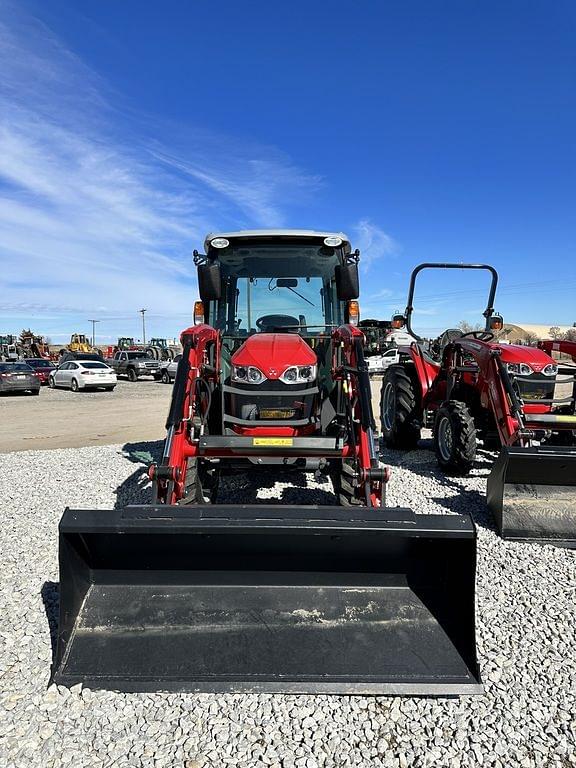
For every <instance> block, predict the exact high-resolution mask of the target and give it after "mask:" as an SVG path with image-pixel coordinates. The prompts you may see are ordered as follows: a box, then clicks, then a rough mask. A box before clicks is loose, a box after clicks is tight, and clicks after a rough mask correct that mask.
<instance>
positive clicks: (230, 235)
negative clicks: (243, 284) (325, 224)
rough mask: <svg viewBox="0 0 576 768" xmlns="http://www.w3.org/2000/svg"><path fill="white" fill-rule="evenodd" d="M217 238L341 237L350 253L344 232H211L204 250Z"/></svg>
mask: <svg viewBox="0 0 576 768" xmlns="http://www.w3.org/2000/svg"><path fill="white" fill-rule="evenodd" d="M217 237H225V238H226V239H227V240H230V241H231V242H232V241H238V240H257V239H259V238H262V239H266V240H268V241H270V240H274V239H276V238H278V239H279V240H292V239H293V240H316V241H319V242H320V243H321V242H323V241H324V238H325V237H340V238H342V244H343V247H344V250H345V252H346V253H349V252H350V241H349V239H348V237H347V235H345V234H344V232H316V231H315V230H313V229H245V230H241V231H239V232H211V233H210V234H209V235H206V240H205V241H204V248H205V249H206V250H208V248H209V247H210V243H211V242H212V240H214V239H215V238H217Z"/></svg>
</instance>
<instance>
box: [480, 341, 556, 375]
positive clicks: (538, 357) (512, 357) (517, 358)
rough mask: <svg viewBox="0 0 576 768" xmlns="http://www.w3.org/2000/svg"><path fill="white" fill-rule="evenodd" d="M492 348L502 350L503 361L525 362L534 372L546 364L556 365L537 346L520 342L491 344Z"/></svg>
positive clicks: (537, 371) (540, 369)
mask: <svg viewBox="0 0 576 768" xmlns="http://www.w3.org/2000/svg"><path fill="white" fill-rule="evenodd" d="M490 346H491V347H493V348H494V349H500V350H502V355H501V360H502V362H503V363H527V364H528V365H529V366H530V368H532V370H533V371H534V372H535V373H539V372H540V371H542V370H543V369H544V368H546V366H547V365H556V363H555V361H554V360H553V359H552V358H551V357H550V356H549V355H547V354H546V352H544V351H543V350H541V349H538V347H525V346H522V345H521V344H491V345H490Z"/></svg>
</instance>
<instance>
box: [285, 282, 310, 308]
mask: <svg viewBox="0 0 576 768" xmlns="http://www.w3.org/2000/svg"><path fill="white" fill-rule="evenodd" d="M283 287H285V288H288V290H289V291H292V293H295V294H296V296H300V298H301V299H304V301H307V302H308V304H310V306H311V307H315V306H316V304H314V303H313V302H311V301H310V299H307V298H306V296H302V294H301V293H298V291H295V290H294V288H290V286H289V285H286V286H283Z"/></svg>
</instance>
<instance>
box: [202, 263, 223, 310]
mask: <svg viewBox="0 0 576 768" xmlns="http://www.w3.org/2000/svg"><path fill="white" fill-rule="evenodd" d="M198 289H199V292H200V298H201V299H202V301H205V302H209V301H217V300H218V299H219V298H220V295H221V293H222V286H221V283H220V264H219V263H218V262H217V261H211V262H208V263H206V264H199V265H198Z"/></svg>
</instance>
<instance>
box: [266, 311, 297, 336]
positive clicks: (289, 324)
mask: <svg viewBox="0 0 576 768" xmlns="http://www.w3.org/2000/svg"><path fill="white" fill-rule="evenodd" d="M256 328H258V330H259V331H261V332H262V333H266V332H267V329H269V328H271V329H276V328H285V329H286V330H291V331H293V332H297V330H298V328H300V323H299V321H298V318H297V317H292V315H262V317H259V318H258V320H256Z"/></svg>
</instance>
